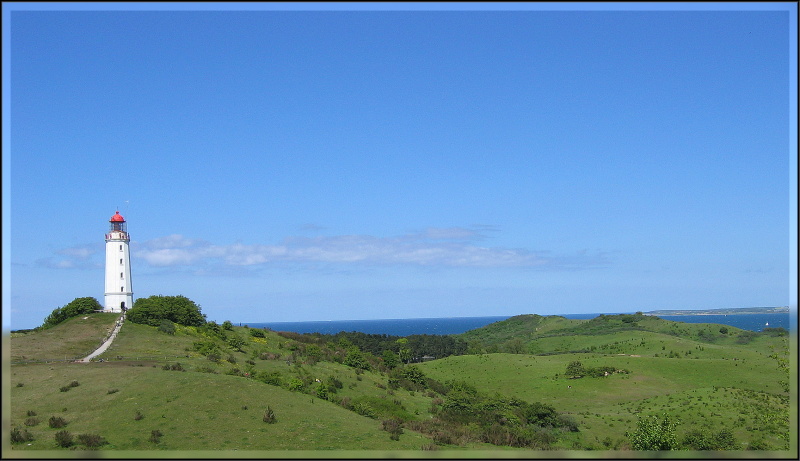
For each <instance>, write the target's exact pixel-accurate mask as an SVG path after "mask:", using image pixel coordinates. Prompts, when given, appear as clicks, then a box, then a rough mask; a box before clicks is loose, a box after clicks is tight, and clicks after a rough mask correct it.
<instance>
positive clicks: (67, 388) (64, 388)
mask: <svg viewBox="0 0 800 461" xmlns="http://www.w3.org/2000/svg"><path fill="white" fill-rule="evenodd" d="M70 389H72V388H71V387H69V386H61V387H60V388H58V390H60V391H61V392H67V391H68V390H70Z"/></svg>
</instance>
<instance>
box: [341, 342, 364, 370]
mask: <svg viewBox="0 0 800 461" xmlns="http://www.w3.org/2000/svg"><path fill="white" fill-rule="evenodd" d="M344 364H345V365H347V366H349V367H353V368H358V369H361V370H369V369H370V365H369V362H368V361H367V359H366V358H365V357H364V354H363V353H362V352H361V350H360V349H359V348H358V347H357V346H352V347H350V349H348V350H347V355H346V356H345V358H344Z"/></svg>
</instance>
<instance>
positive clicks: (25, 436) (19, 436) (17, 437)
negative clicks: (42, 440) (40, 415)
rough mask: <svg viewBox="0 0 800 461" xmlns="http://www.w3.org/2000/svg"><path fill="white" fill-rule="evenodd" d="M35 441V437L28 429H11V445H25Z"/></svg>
mask: <svg viewBox="0 0 800 461" xmlns="http://www.w3.org/2000/svg"><path fill="white" fill-rule="evenodd" d="M32 440H33V435H32V434H31V433H30V432H28V430H27V429H20V428H18V427H15V428H14V429H11V443H24V442H30V441H32Z"/></svg>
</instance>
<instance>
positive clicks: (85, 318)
mask: <svg viewBox="0 0 800 461" xmlns="http://www.w3.org/2000/svg"><path fill="white" fill-rule="evenodd" d="M119 317H120V314H112V313H94V314H86V315H80V316H77V317H73V318H71V319H68V320H66V321H64V322H63V323H61V324H59V325H56V326H54V327H51V328H48V329H45V330H42V331H38V332H30V333H27V334H24V335H20V336H15V337H13V338H12V339H13V340H12V341H10V349H11V354H10V355H11V357H10V359H11V362H23V361H56V360H61V361H63V360H74V359H80V358H83V357H86V356H87V355H89V354H90V353H92V352H93V351H94V350H95V349H97V348H98V347H99V346H100V344H101V343H102V342H103V340H104V339H105V338H106V337H107V336H108V335H109V333H110V332H111V330H113V328H114V323H115V322H116V321H117V319H119Z"/></svg>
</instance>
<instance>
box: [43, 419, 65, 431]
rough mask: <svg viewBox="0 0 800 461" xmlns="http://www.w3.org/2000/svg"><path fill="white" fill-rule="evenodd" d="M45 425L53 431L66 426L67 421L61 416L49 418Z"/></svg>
mask: <svg viewBox="0 0 800 461" xmlns="http://www.w3.org/2000/svg"><path fill="white" fill-rule="evenodd" d="M47 424H48V425H49V426H50V427H52V428H54V429H60V428H62V427H64V426H66V425H67V421H66V420H65V419H64V418H62V417H61V416H51V417H50V420H49V421H48V422H47Z"/></svg>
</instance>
